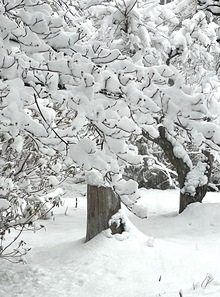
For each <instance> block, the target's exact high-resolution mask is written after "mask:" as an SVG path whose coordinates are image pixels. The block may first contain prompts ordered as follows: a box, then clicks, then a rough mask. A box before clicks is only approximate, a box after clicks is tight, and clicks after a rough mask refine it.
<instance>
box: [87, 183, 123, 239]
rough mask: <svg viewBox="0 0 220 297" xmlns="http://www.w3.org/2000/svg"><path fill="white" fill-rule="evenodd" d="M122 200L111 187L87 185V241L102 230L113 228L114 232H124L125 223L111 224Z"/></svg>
mask: <svg viewBox="0 0 220 297" xmlns="http://www.w3.org/2000/svg"><path fill="white" fill-rule="evenodd" d="M120 208H121V202H120V198H119V197H118V195H116V194H115V193H114V192H113V191H112V189H111V188H108V187H97V186H91V185H88V186H87V231H86V241H89V240H91V239H92V238H93V237H95V236H96V235H97V234H99V233H100V232H101V231H103V230H106V229H108V228H111V230H112V234H115V233H122V232H123V231H124V228H123V224H121V225H120V226H119V227H118V228H116V226H109V220H110V218H111V217H112V216H113V215H114V214H115V213H117V212H118V211H119V209H120Z"/></svg>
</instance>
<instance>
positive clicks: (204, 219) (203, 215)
mask: <svg viewBox="0 0 220 297" xmlns="http://www.w3.org/2000/svg"><path fill="white" fill-rule="evenodd" d="M179 218H181V219H182V218H183V219H185V220H187V221H188V224H189V225H191V226H193V227H197V228H204V227H210V226H213V227H214V226H220V204H219V203H193V204H190V205H189V206H188V207H187V208H186V209H185V211H184V212H183V213H182V214H180V215H179Z"/></svg>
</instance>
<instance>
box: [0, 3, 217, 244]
mask: <svg viewBox="0 0 220 297" xmlns="http://www.w3.org/2000/svg"><path fill="white" fill-rule="evenodd" d="M67 3H68V9H67V7H66V4H67ZM187 3H188V4H190V5H193V3H194V1H190V0H188V1H187ZM74 5H75V6H74ZM74 5H73V6H72V7H71V1H70V2H65V1H64V0H63V1H58V0H57V1H54V2H53V3H52V2H51V1H50V0H48V1H41V0H15V1H13V2H11V1H8V0H5V1H3V2H2V3H1V4H0V14H1V15H0V21H1V32H0V45H1V47H0V51H1V55H0V69H1V71H0V77H1V85H0V92H1V93H0V94H1V114H0V121H1V125H0V135H1V158H0V161H1V165H2V166H1V170H2V177H1V184H2V186H1V208H0V209H1V210H2V211H1V214H2V216H3V217H7V214H6V212H7V211H9V212H10V207H12V208H14V209H15V211H14V213H15V215H14V216H13V218H12V220H11V221H13V220H14V221H13V222H11V221H10V222H9V223H8V222H7V224H9V225H7V226H9V227H7V228H11V227H13V224H16V222H18V223H19V224H23V225H24V224H27V223H29V222H30V218H32V216H33V215H32V213H33V212H32V211H29V210H30V209H34V208H35V206H36V203H35V202H36V201H37V200H36V194H38V195H39V194H46V193H47V192H48V189H50V188H51V187H56V186H58V185H59V183H60V182H61V181H62V180H63V179H64V178H65V177H66V176H67V175H68V174H72V173H73V172H74V171H75V169H76V168H80V169H81V170H83V172H84V174H85V178H86V181H87V183H88V190H89V194H88V198H89V199H90V198H91V199H93V198H92V197H91V196H92V195H90V194H91V192H92V191H93V190H94V193H95V192H97V193H96V194H95V195H96V197H97V200H96V202H97V203H95V204H94V205H95V206H97V208H96V209H95V210H94V209H92V208H90V206H91V205H92V206H94V205H93V204H91V203H90V202H91V200H89V203H88V229H89V228H90V227H91V230H90V229H89V231H88V232H87V239H88V240H89V239H91V238H92V237H93V236H95V235H96V234H97V233H98V232H100V231H102V230H103V229H105V228H107V227H108V226H109V225H108V224H109V220H110V217H111V216H112V215H113V214H114V212H116V211H117V210H118V209H119V208H120V202H119V200H118V199H119V198H120V200H121V201H122V202H123V203H124V204H125V205H126V206H127V207H128V208H129V209H130V210H132V211H133V212H134V213H135V214H137V215H138V216H140V217H146V215H147V211H146V209H145V208H143V207H141V206H140V205H139V204H138V202H137V200H138V198H139V194H138V189H137V183H136V182H135V181H133V180H124V179H123V173H124V168H125V166H126V165H127V164H130V165H138V164H140V163H141V162H142V157H141V156H139V155H138V149H137V147H136V146H135V145H134V143H132V141H131V138H132V137H134V138H137V137H144V138H145V139H147V140H148V141H152V142H154V143H156V144H157V145H159V146H160V147H161V148H162V149H163V150H164V152H165V154H166V155H167V158H168V159H169V161H170V162H171V164H172V165H173V167H174V168H175V170H176V171H177V173H178V181H179V184H180V188H181V199H180V211H182V210H183V209H184V208H185V207H186V206H187V204H188V203H191V202H194V201H201V200H202V198H203V197H204V195H205V193H206V190H207V186H208V183H209V179H210V174H211V165H212V162H213V158H214V157H215V158H218V151H219V144H220V139H219V137H218V135H219V133H220V126H219V97H218V88H219V83H218V77H217V76H213V73H214V72H213V71H214V69H215V67H214V66H215V57H216V54H217V50H218V47H217V45H216V42H215V38H216V36H215V29H214V26H213V23H208V22H207V21H206V16H205V14H204V13H203V12H202V11H199V12H197V10H195V14H192V10H191V11H189V10H187V11H185V10H184V8H185V4H184V1H180V0H176V1H174V2H173V3H169V4H168V8H167V9H165V6H160V5H159V4H158V2H152V1H133V0H132V1H131V0H126V1H98V0H97V1H82V2H80V3H78V2H75V4H74ZM190 5H189V6H188V7H191V6H190ZM187 9H188V8H187ZM187 13H188V14H187ZM186 16H188V18H186ZM103 32H106V34H105V36H104V35H103ZM196 61H197V62H198V61H199V63H197V64H199V65H197V64H196ZM184 65H186V67H185V66H184ZM193 71H194V72H193ZM198 71H199V73H197V72H198ZM210 74H212V80H210ZM189 145H192V146H193V147H194V148H195V149H196V153H197V154H198V158H197V161H196V162H192V160H191V158H190V155H189V150H188V148H189ZM2 168H4V169H2ZM103 189H105V190H106V195H105V194H100V193H99V191H98V190H100V191H102V193H103V191H104V192H105V190H103ZM109 189H110V190H109ZM111 190H113V192H114V195H113V192H111V195H109V194H108V193H109V191H111ZM109 197H110V198H109ZM100 198H101V199H105V198H106V199H107V198H109V201H108V203H104V202H103V201H102V202H103V203H101V204H99V202H100ZM18 202H20V203H18ZM24 202H25V205H24V206H23V205H22V206H21V204H22V203H24ZM54 203H55V204H56V199H55V202H54ZM30 205H33V206H32V207H30ZM100 205H102V207H100V209H98V206H100ZM104 207H105V208H107V211H105V212H103V208H104ZM101 213H105V215H104V219H103V220H102V222H100V221H99V220H100V218H101ZM16 214H18V217H16ZM94 215H95V217H94ZM17 218H18V221H16V220H17ZM103 221H104V222H103ZM118 221H119V222H120V220H119V218H118V216H117V222H116V224H117V225H118ZM97 222H98V223H97ZM99 223H100V224H99ZM111 223H114V220H110V224H111ZM98 225H100V228H98V227H97V226H98ZM119 225H120V224H119ZM119 227H120V231H122V230H123V228H124V227H123V224H121V226H119ZM4 228H5V225H4V226H3V227H2V226H1V230H3V231H1V233H2V234H3V235H2V236H3V237H4V235H5V231H4V230H5V229H4ZM116 231H117V230H116ZM113 232H114V231H113Z"/></svg>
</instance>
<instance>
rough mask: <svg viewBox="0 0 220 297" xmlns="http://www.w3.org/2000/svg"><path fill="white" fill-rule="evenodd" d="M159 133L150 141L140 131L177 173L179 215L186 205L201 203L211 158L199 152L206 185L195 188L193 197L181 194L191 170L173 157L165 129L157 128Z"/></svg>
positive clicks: (147, 136) (205, 191) (149, 138)
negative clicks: (204, 164)
mask: <svg viewBox="0 0 220 297" xmlns="http://www.w3.org/2000/svg"><path fill="white" fill-rule="evenodd" d="M159 133H160V136H159V137H158V138H155V139H152V138H151V137H150V136H149V133H148V132H146V131H142V134H143V136H144V137H145V138H146V139H148V140H150V141H153V142H155V143H156V144H158V145H159V146H160V147H161V148H162V150H163V151H164V153H165V155H166V156H167V158H168V159H169V161H170V163H171V164H172V165H173V167H174V168H175V169H176V171H177V174H178V182H179V186H180V204H179V213H181V212H183V211H184V209H186V207H187V205H189V204H190V203H193V202H202V199H203V198H204V197H205V195H206V193H207V190H208V183H209V182H210V177H211V171H212V164H213V156H212V155H211V154H210V152H209V151H205V150H204V151H202V152H201V158H202V157H203V162H204V163H206V172H205V175H206V177H207V183H206V184H205V185H203V186H201V187H197V189H196V194H195V195H194V196H190V195H189V194H184V193H181V189H182V188H183V187H184V186H185V181H186V178H187V174H188V173H189V172H190V170H191V169H190V167H189V166H188V164H187V163H185V161H184V159H182V158H178V157H176V156H175V154H174V152H173V144H172V143H171V142H170V141H169V140H168V139H167V137H166V129H165V128H164V127H162V126H161V127H159Z"/></svg>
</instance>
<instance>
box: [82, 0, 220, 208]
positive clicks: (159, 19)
mask: <svg viewBox="0 0 220 297" xmlns="http://www.w3.org/2000/svg"><path fill="white" fill-rule="evenodd" d="M88 2H89V1H88ZM90 3H92V4H91V5H88V11H89V14H90V16H91V19H93V20H94V21H95V24H98V25H97V34H98V37H97V39H101V40H103V41H104V38H103V36H102V33H103V32H105V31H104V28H107V27H108V28H109V30H108V31H107V34H106V39H105V42H106V45H107V46H109V47H110V48H115V47H118V48H120V51H121V52H122V53H123V54H124V55H126V56H127V58H126V60H123V61H120V62H119V61H115V62H114V63H112V65H111V67H114V71H116V72H118V77H119V81H120V84H121V86H120V90H121V93H122V95H123V96H124V100H125V101H126V102H127V105H128V106H129V109H130V111H131V115H132V119H133V120H134V121H135V122H136V123H137V125H138V127H140V128H141V129H142V134H143V136H144V137H145V138H146V139H147V140H150V141H153V142H155V143H156V144H158V145H159V146H161V148H162V149H163V150H164V152H165V154H166V155H167V157H168V159H169V160H170V162H171V164H172V165H173V166H174V168H175V169H176V171H177V173H178V181H179V185H180V189H181V194H180V212H181V211H183V210H184V209H185V207H186V206H187V205H188V204H189V203H191V202H195V201H202V199H203V197H204V195H205V193H206V191H207V187H208V183H209V180H210V174H211V167H212V162H213V158H214V156H215V158H217V159H218V150H219V149H218V144H219V142H218V136H217V135H218V133H219V120H218V112H217V110H219V96H218V92H219V81H218V77H217V75H216V56H218V55H219V47H218V44H217V42H216V33H215V29H216V25H215V24H214V23H212V22H210V21H209V20H208V19H207V17H206V15H205V14H204V12H202V11H198V10H197V3H196V2H195V1H191V0H189V1H180V0H177V1H174V2H172V3H170V4H169V6H168V8H167V9H165V8H164V6H163V7H161V6H156V7H154V5H153V6H152V3H151V2H150V1H146V2H145V1H118V2H117V1H110V2H109V5H108V6H107V5H102V3H97V2H96V3H95V4H94V2H90ZM99 6H100V7H101V8H100V9H97V8H98V7H99ZM150 8H151V9H150ZM97 11H101V12H102V14H101V15H102V16H101V17H100V18H99V17H98V16H97ZM110 21H111V23H110V24H109V22H110ZM107 24H108V26H107ZM134 24H135V25H134ZM140 28H141V29H142V30H144V32H147V34H145V35H144V38H143V36H142V35H141V31H140ZM112 34H113V36H112ZM133 41H134V42H133ZM132 42H133V43H134V44H133V43H132ZM131 49H132V51H131ZM129 59H130V65H129V64H128V60H129ZM113 64H114V66H113ZM119 65H120V66H119ZM210 78H211V79H210ZM209 135H210V137H209ZM190 146H191V147H193V148H194V150H195V149H196V154H197V155H198V158H196V159H195V158H193V159H192V158H191V157H190V154H189V152H190V150H189V147H190Z"/></svg>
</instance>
